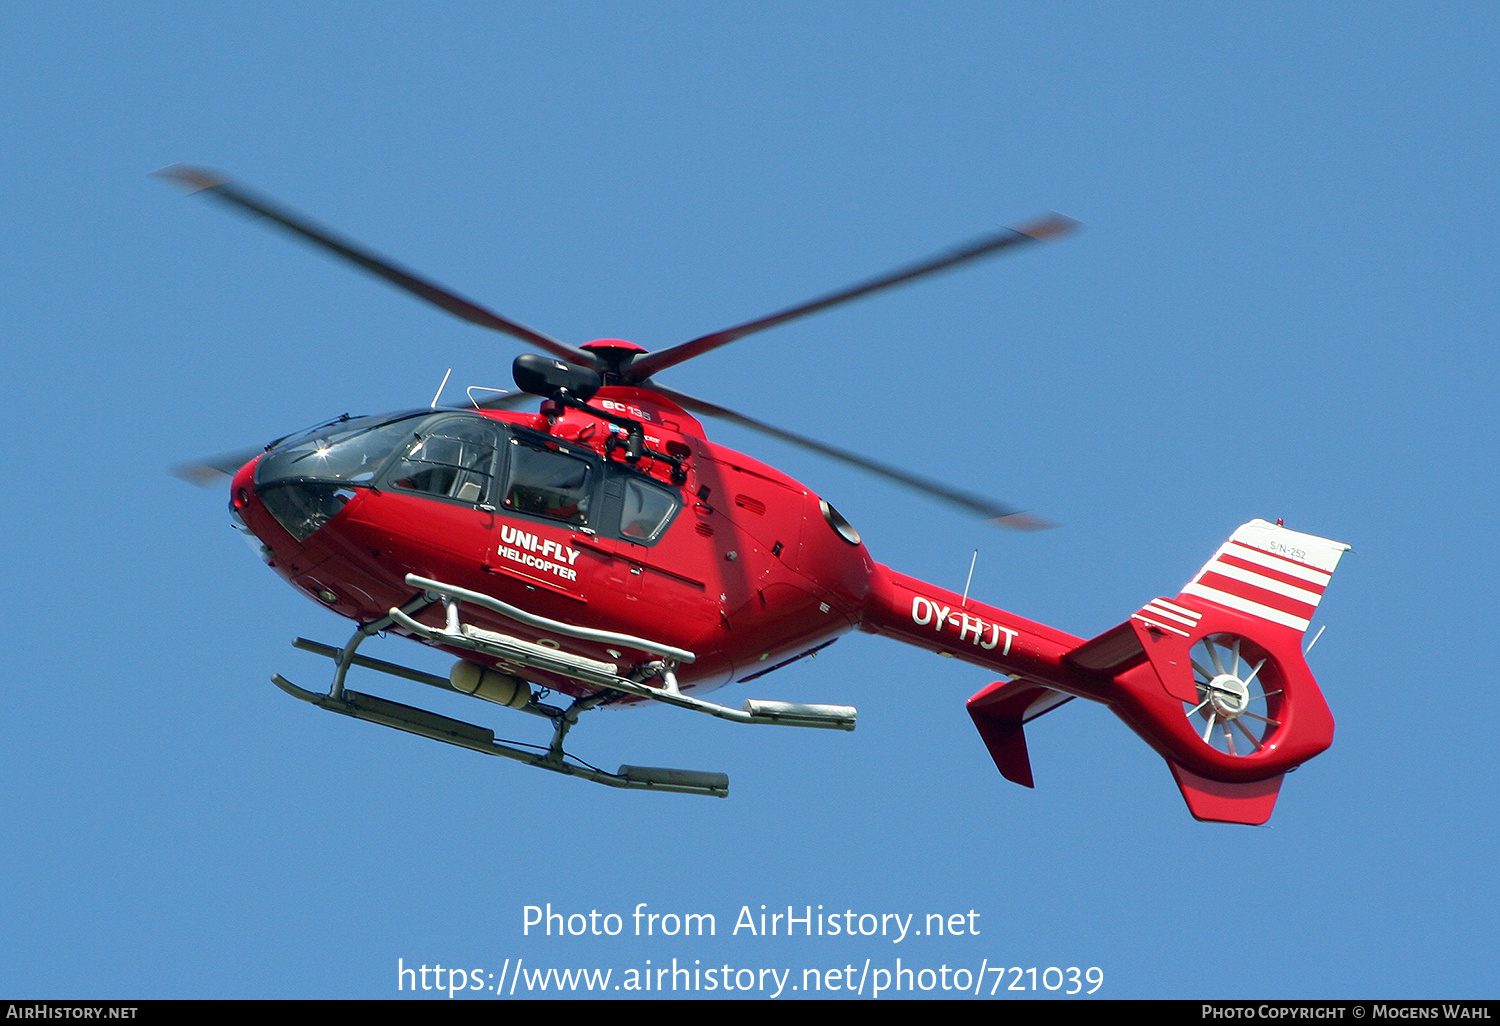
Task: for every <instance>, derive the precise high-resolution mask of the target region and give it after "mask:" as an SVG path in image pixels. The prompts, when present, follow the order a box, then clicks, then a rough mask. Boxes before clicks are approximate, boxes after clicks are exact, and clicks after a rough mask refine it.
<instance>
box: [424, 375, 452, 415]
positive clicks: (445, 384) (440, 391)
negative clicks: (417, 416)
mask: <svg viewBox="0 0 1500 1026" xmlns="http://www.w3.org/2000/svg"><path fill="white" fill-rule="evenodd" d="M452 373H453V368H452V367H449V368H448V373H447V374H444V375H443V383H442V384H441V385H439V386H438V390H437V395H435V396H433V397H432V405H431V406H429V407H427V408H428V409H429V410H435V409H437V401H438V400H439V399H441V398H442V397H443V389H445V388H447V387H448V378H449V376H450V375H452Z"/></svg>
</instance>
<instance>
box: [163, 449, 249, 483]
mask: <svg viewBox="0 0 1500 1026" xmlns="http://www.w3.org/2000/svg"><path fill="white" fill-rule="evenodd" d="M265 451H266V447H265V446H263V445H259V446H256V447H255V448H254V449H236V450H235V451H234V452H225V453H220V454H219V455H217V456H206V457H204V458H203V459H201V460H195V461H193V462H192V463H179V464H178V465H177V466H175V467H173V468H172V474H173V476H175V477H180V478H182V480H184V481H186V482H187V483H188V484H195V485H197V486H198V487H199V488H209V487H212V486H213V485H217V484H219V483H220V482H223V481H226V480H228V479H229V478H231V477H233V476H234V475H235V473H236V472H238V471H239V469H240V468H241V467H243V466H244V465H245V464H246V463H249V462H250V461H251V460H253V459H255V457H257V456H259V455H260V454H261V453H263V452H265Z"/></svg>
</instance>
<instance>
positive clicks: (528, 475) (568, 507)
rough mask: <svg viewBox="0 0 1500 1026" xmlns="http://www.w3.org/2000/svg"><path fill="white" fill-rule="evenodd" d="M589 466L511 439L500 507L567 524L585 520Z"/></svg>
mask: <svg viewBox="0 0 1500 1026" xmlns="http://www.w3.org/2000/svg"><path fill="white" fill-rule="evenodd" d="M590 469H591V468H590V465H589V462H588V461H587V460H584V459H581V458H580V457H577V456H572V455H569V454H568V453H565V452H557V451H554V450H552V449H548V448H541V447H538V446H535V445H531V444H528V443H526V442H523V441H521V440H520V439H516V438H512V439H511V444H510V481H509V484H508V485H507V486H506V490H505V499H504V503H503V504H504V506H505V508H506V509H509V510H514V511H515V512H517V513H529V514H531V515H532V516H538V517H548V518H550V519H552V520H561V521H564V522H565V523H569V524H586V523H588V518H589V498H590V489H591V488H592V487H593V482H592V481H591V480H590V477H591V474H590Z"/></svg>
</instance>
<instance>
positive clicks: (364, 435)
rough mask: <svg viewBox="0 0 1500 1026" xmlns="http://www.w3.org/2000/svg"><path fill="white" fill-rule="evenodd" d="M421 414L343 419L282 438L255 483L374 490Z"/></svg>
mask: <svg viewBox="0 0 1500 1026" xmlns="http://www.w3.org/2000/svg"><path fill="white" fill-rule="evenodd" d="M419 416H422V414H421V413H397V414H389V413H387V414H383V415H381V416H375V417H343V418H340V419H339V420H336V421H333V422H331V423H328V424H323V425H321V426H319V427H315V428H313V429H312V430H310V431H304V432H303V433H302V434H300V435H294V436H292V437H290V438H286V439H283V440H282V441H280V442H278V443H276V445H275V446H273V447H272V448H271V451H270V452H268V453H266V454H265V455H264V456H263V457H261V460H260V463H259V464H258V465H257V466H256V469H255V483H256V485H257V487H260V488H264V487H266V486H268V485H271V484H275V483H277V482H281V481H322V482H327V483H330V484H331V483H339V484H352V485H369V484H373V483H374V481H375V472H376V471H377V470H379V469H380V465H381V464H382V463H384V462H385V459H386V457H387V456H389V455H390V454H391V453H393V452H395V451H396V447H397V446H398V445H400V444H401V442H402V441H403V440H405V438H406V436H407V434H408V432H409V431H410V430H411V428H412V424H411V423H409V422H410V421H411V420H412V419H413V418H415V417H419Z"/></svg>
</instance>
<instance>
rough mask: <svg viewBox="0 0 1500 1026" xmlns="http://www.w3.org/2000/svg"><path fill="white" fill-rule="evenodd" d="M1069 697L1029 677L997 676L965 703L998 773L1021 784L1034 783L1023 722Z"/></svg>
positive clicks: (1030, 785)
mask: <svg viewBox="0 0 1500 1026" xmlns="http://www.w3.org/2000/svg"><path fill="white" fill-rule="evenodd" d="M1072 699H1073V696H1072V695H1065V694H1063V693H1062V692H1060V691H1054V690H1052V689H1051V688H1046V687H1042V686H1041V685H1040V684H1033V683H1032V682H1031V681H1028V680H997V681H996V682H995V683H993V684H991V685H990V686H989V687H987V688H985V689H984V690H983V691H981V692H979V693H978V694H977V695H975V696H974V697H973V698H970V699H969V701H968V703H967V707H968V710H969V716H970V718H972V719H973V720H974V726H975V727H976V728H977V729H978V730H979V736H980V737H981V738H983V739H984V746H985V747H986V748H988V749H989V752H990V758H992V759H994V760H995V768H996V769H998V770H999V771H1000V775H1001V776H1003V777H1004V778H1005V779H1006V780H1009V781H1011V782H1012V783H1016V784H1020V785H1021V786H1022V787H1035V786H1036V782H1035V780H1034V779H1033V778H1032V775H1031V757H1030V756H1029V755H1028V753H1027V751H1026V733H1025V731H1024V729H1023V728H1024V725H1025V724H1026V722H1027V721H1029V720H1034V719H1036V718H1037V717H1038V716H1040V715H1042V713H1045V712H1050V711H1051V710H1053V709H1056V708H1057V707H1058V706H1060V705H1062V704H1063V703H1065V702H1070V701H1072Z"/></svg>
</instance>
